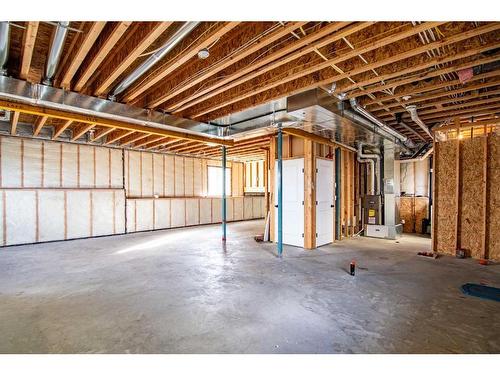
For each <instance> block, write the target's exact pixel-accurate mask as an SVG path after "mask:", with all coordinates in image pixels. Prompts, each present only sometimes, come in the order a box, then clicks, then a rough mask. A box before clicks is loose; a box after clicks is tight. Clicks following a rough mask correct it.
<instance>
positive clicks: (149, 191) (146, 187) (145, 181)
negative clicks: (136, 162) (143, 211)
mask: <svg viewBox="0 0 500 375" xmlns="http://www.w3.org/2000/svg"><path fill="white" fill-rule="evenodd" d="M141 157H142V189H141V191H142V196H143V197H152V196H153V154H152V153H150V152H141Z"/></svg>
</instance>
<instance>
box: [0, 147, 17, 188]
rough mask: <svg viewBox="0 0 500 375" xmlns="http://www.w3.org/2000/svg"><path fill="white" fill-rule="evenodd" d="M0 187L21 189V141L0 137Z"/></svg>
mask: <svg viewBox="0 0 500 375" xmlns="http://www.w3.org/2000/svg"><path fill="white" fill-rule="evenodd" d="M0 141H1V142H2V144H1V150H2V160H1V162H2V163H1V167H2V187H21V171H22V168H21V140H20V139H19V138H7V137H0Z"/></svg>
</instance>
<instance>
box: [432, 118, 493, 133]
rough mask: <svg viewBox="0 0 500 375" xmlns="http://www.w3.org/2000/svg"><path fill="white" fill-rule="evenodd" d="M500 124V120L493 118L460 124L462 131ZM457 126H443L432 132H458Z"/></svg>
mask: <svg viewBox="0 0 500 375" xmlns="http://www.w3.org/2000/svg"><path fill="white" fill-rule="evenodd" d="M497 124H500V118H499V117H497V118H492V119H488V120H480V121H474V122H463V123H462V122H461V123H460V129H464V128H465V129H467V128H471V127H475V126H488V125H497ZM456 129H457V125H456V124H455V123H453V124H450V125H443V126H440V127H436V128H433V129H432V130H431V131H432V132H433V133H435V132H442V131H447V130H456Z"/></svg>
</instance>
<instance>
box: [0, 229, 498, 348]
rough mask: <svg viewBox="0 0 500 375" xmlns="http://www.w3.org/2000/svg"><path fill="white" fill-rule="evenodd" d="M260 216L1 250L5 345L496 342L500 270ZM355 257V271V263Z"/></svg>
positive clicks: (404, 243) (422, 243)
mask: <svg viewBox="0 0 500 375" xmlns="http://www.w3.org/2000/svg"><path fill="white" fill-rule="evenodd" d="M262 225H263V222H262V221H252V222H240V223H231V224H229V228H228V233H229V241H228V243H227V246H226V248H225V249H223V248H222V247H221V244H220V228H219V227H218V226H203V227H196V228H189V229H179V230H169V231H159V232H150V233H136V234H131V235H125V236H115V237H103V238H94V239H86V240H76V241H67V242H56V243H46V244H39V245H27V246H18V247H8V248H2V249H0V338H1V339H0V352H2V353H498V352H500V304H499V303H497V302H493V301H485V300H481V299H478V298H474V297H469V296H464V295H462V293H461V292H460V290H459V287H460V285H461V284H463V283H466V282H481V281H484V282H487V283H488V284H490V285H493V286H497V287H500V267H499V266H497V265H493V266H487V267H484V266H480V265H478V264H477V263H476V262H475V261H473V260H470V259H467V260H459V259H455V258H452V257H443V258H440V259H438V260H433V259H426V258H422V257H417V256H416V253H417V252H418V251H427V250H429V246H430V241H429V240H428V239H426V238H422V237H417V236H405V237H403V238H402V239H401V240H399V241H398V242H396V241H388V240H373V239H367V238H358V239H352V240H347V241H343V242H342V243H340V244H336V245H333V246H325V247H322V248H320V249H317V250H314V251H306V250H302V249H297V248H293V247H285V250H284V251H285V252H284V254H285V256H284V258H283V259H281V260H280V259H277V258H276V257H275V256H274V251H275V247H274V245H272V244H258V243H256V242H255V241H254V240H253V238H252V237H253V235H254V234H257V233H259V232H260V231H261V227H262ZM353 259H355V260H356V262H357V263H358V268H357V273H356V276H355V277H352V276H350V275H349V274H348V273H347V269H348V265H349V262H350V261H351V260H353Z"/></svg>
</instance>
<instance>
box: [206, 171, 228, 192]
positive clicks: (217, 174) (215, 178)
mask: <svg viewBox="0 0 500 375" xmlns="http://www.w3.org/2000/svg"><path fill="white" fill-rule="evenodd" d="M229 195H231V168H226V196H229ZM208 196H210V197H221V196H222V167H211V166H209V167H208Z"/></svg>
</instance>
